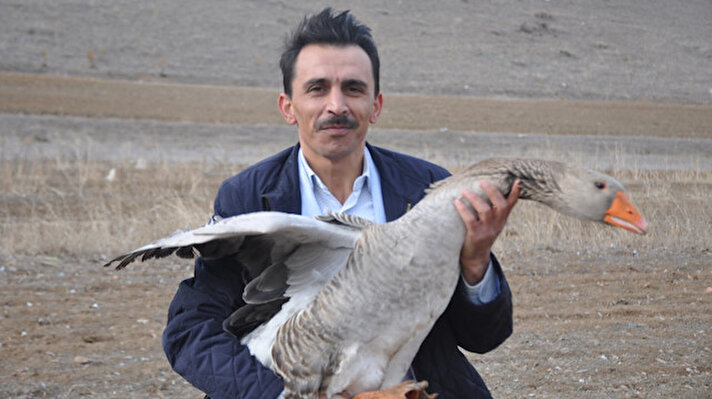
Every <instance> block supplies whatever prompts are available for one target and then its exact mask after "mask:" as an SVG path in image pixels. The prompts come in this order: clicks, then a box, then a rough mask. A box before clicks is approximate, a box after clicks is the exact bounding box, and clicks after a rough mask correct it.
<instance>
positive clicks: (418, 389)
mask: <svg viewBox="0 0 712 399" xmlns="http://www.w3.org/2000/svg"><path fill="white" fill-rule="evenodd" d="M427 387H428V382H427V381H420V382H415V381H405V382H402V383H400V384H398V385H394V386H392V387H390V388H386V389H381V390H379V391H370V392H361V393H360V394H358V395H356V396H354V397H353V399H435V398H436V397H437V396H438V394H429V393H427V392H425V388H427Z"/></svg>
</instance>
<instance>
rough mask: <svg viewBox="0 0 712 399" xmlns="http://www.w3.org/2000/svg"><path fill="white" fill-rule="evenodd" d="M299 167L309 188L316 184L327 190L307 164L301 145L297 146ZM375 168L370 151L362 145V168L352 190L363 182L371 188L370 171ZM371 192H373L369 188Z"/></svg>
mask: <svg viewBox="0 0 712 399" xmlns="http://www.w3.org/2000/svg"><path fill="white" fill-rule="evenodd" d="M298 158H299V167H300V168H302V169H303V170H304V172H305V173H306V175H307V178H308V179H307V183H308V184H309V186H310V187H311V189H312V190H313V189H314V186H318V187H319V188H321V189H322V190H325V191H329V189H328V188H327V187H326V184H324V182H323V181H321V179H320V178H319V176H318V175H317V174H316V172H314V170H313V169H312V168H311V167H310V166H309V162H307V159H306V157H304V152H303V151H302V149H301V147H300V148H299V154H298ZM375 168H376V165H375V164H374V163H373V158H372V157H371V153H370V152H369V151H368V148H367V147H365V146H364V148H363V170H362V171H361V175H360V176H359V177H357V178H356V180H354V186H353V191H360V190H361V189H362V188H363V185H364V184H365V185H366V187H368V189H369V190H371V189H372V187H371V180H372V178H371V171H372V170H374V169H375ZM371 192H373V191H372V190H371Z"/></svg>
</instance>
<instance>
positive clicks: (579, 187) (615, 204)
mask: <svg viewBox="0 0 712 399" xmlns="http://www.w3.org/2000/svg"><path fill="white" fill-rule="evenodd" d="M556 184H557V185H558V189H559V190H556V191H558V193H557V194H558V195H554V198H553V201H552V203H550V204H549V205H550V206H551V207H552V208H554V209H556V210H558V211H560V212H562V213H564V214H567V215H570V216H573V217H576V218H579V219H582V220H591V221H595V222H601V223H606V224H609V225H612V226H615V227H619V228H622V229H625V230H628V231H632V232H633V233H636V234H646V233H647V232H648V222H647V221H646V220H645V218H644V217H643V216H642V215H641V214H640V212H638V210H637V209H636V208H635V206H634V205H633V203H632V201H631V200H630V196H629V195H628V193H627V192H626V190H625V188H624V187H623V185H622V184H621V183H620V182H619V181H618V180H616V179H614V178H613V177H611V176H608V175H604V174H602V173H598V172H594V171H590V170H586V169H579V168H572V167H569V168H566V169H564V171H563V173H562V174H561V175H560V178H559V179H557V180H556Z"/></svg>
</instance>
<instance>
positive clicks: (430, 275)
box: [107, 158, 647, 398]
mask: <svg viewBox="0 0 712 399" xmlns="http://www.w3.org/2000/svg"><path fill="white" fill-rule="evenodd" d="M484 179H486V180H489V181H490V182H491V183H492V184H493V185H494V186H495V187H497V188H498V189H499V190H500V191H501V192H502V193H503V194H505V195H507V194H508V193H509V192H510V190H511V188H512V185H513V184H514V182H515V180H519V181H520V198H524V199H531V200H535V201H539V202H542V203H544V204H546V205H548V206H550V207H551V208H552V209H554V210H556V211H559V212H561V213H564V214H567V215H570V216H573V217H577V218H579V219H582V220H590V221H596V222H602V223H609V224H612V225H614V226H617V227H621V228H624V229H627V230H630V231H633V232H635V233H639V234H644V233H645V232H646V231H647V222H646V221H645V219H643V217H642V216H641V215H640V214H639V213H638V212H637V210H636V209H635V208H634V207H633V205H632V204H631V203H630V200H629V198H628V195H627V194H626V192H625V190H624V188H623V186H622V185H621V184H620V183H619V182H618V181H616V180H615V179H613V178H611V177H610V176H606V175H603V174H600V173H596V172H593V171H588V170H584V169H580V168H577V167H575V166H572V165H568V164H563V163H559V162H553V161H544V160H536V159H510V158H498V159H488V160H485V161H482V162H480V163H478V164H475V165H473V166H472V167H470V168H468V169H466V170H464V171H462V172H461V173H458V174H455V175H453V176H451V177H449V178H447V179H445V180H443V181H441V182H438V183H436V184H434V185H433V187H432V188H431V189H430V192H429V193H428V194H427V195H426V196H425V198H423V200H421V202H419V203H418V204H417V205H416V206H415V207H413V209H412V210H411V211H409V212H407V213H406V214H405V215H403V216H402V217H401V218H399V219H398V220H395V221H393V222H389V223H385V224H373V223H369V222H367V221H364V220H362V219H359V218H356V217H352V216H348V215H341V214H332V215H328V216H327V217H325V218H320V219H319V220H317V219H312V218H307V217H303V216H299V215H291V214H284V213H279V212H258V213H252V214H246V215H240V216H236V217H232V218H228V219H224V220H221V221H219V222H217V223H214V224H210V225H207V226H204V227H202V228H199V229H195V230H191V231H188V232H183V233H179V234H177V235H174V236H171V237H168V238H166V239H163V240H159V241H157V242H155V243H152V244H149V245H147V246H144V247H142V248H139V249H137V250H135V251H133V252H131V253H128V254H126V255H123V256H120V257H118V258H116V259H114V260H112V261H111V262H109V263H108V264H107V265H109V264H111V263H113V262H119V265H118V266H117V268H122V267H125V266H126V265H127V264H128V263H130V262H132V261H133V260H135V259H136V258H137V257H139V256H140V257H142V259H143V260H145V259H148V258H152V257H159V256H166V255H169V254H171V253H173V252H175V251H178V254H179V255H189V254H190V253H192V249H193V248H196V249H198V250H199V251H200V252H201V254H202V255H203V256H204V257H208V258H209V257H222V256H225V255H230V256H234V257H235V259H236V261H238V262H240V263H242V264H243V266H244V267H245V268H246V269H247V271H248V273H247V274H248V279H250V280H251V281H250V283H249V284H248V285H247V287H246V288H245V292H244V293H243V299H244V300H245V302H246V303H247V305H245V306H243V307H242V308H240V309H238V310H237V311H235V313H233V314H232V315H231V316H230V317H229V318H228V319H227V320H226V321H225V324H224V326H225V328H226V330H228V331H230V332H232V333H234V334H235V335H236V336H238V337H240V338H241V342H242V343H243V344H245V345H246V346H247V347H248V348H249V349H250V352H251V353H252V354H253V355H254V356H255V357H256V358H257V359H258V360H259V361H260V362H261V363H263V364H264V365H265V366H267V367H270V368H271V369H272V370H274V371H275V373H277V374H278V375H279V376H280V377H282V380H283V382H284V387H285V390H284V392H283V397H284V398H317V397H318V395H319V394H320V393H325V394H326V395H327V397H331V396H332V395H334V394H336V393H339V392H342V391H346V392H349V393H350V394H352V395H353V394H357V393H360V392H364V391H372V390H376V389H381V388H386V387H390V386H393V385H395V384H397V383H399V382H400V381H401V380H402V379H403V377H404V376H405V375H406V373H407V370H408V368H409V366H410V364H411V362H412V360H413V358H414V357H415V354H416V353H417V351H418V348H419V347H420V344H421V343H422V341H423V340H424V339H425V337H426V336H427V334H428V333H429V331H430V329H431V328H432V326H433V324H434V323H435V321H436V320H437V319H438V317H439V316H440V315H441V314H442V313H443V311H444V310H445V308H446V307H447V305H448V303H449V301H450V298H451V296H452V293H453V291H454V289H455V287H456V284H457V280H458V278H459V274H460V267H459V253H460V249H461V247H462V244H463V240H464V236H465V226H464V224H463V223H462V220H461V219H460V216H459V214H458V212H457V210H456V208H455V207H454V206H453V201H454V200H455V199H456V198H458V197H460V193H461V191H462V190H463V189H465V188H467V189H469V190H472V191H474V192H475V193H477V194H478V195H479V196H480V197H482V198H484V199H486V198H487V196H486V195H485V194H484V192H483V191H482V190H481V189H480V187H479V184H478V182H479V181H480V180H484Z"/></svg>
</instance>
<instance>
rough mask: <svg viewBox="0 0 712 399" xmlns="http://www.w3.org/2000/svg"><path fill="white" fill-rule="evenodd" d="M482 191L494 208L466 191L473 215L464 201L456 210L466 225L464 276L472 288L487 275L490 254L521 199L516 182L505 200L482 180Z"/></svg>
mask: <svg viewBox="0 0 712 399" xmlns="http://www.w3.org/2000/svg"><path fill="white" fill-rule="evenodd" d="M480 187H481V188H482V190H483V191H484V192H485V194H487V196H488V197H489V200H490V202H491V203H492V205H491V206H490V205H489V204H488V203H487V201H485V200H483V199H482V198H480V197H479V196H478V195H477V194H475V193H473V192H472V191H470V190H462V196H463V197H464V198H465V199H467V201H469V202H470V204H472V207H473V208H475V211H476V212H473V211H472V209H470V208H469V207H468V206H467V205H466V204H465V203H464V202H463V201H462V200H461V199H460V198H458V199H456V200H455V207H456V208H457V211H458V212H459V213H460V217H461V218H462V221H463V222H464V223H465V227H466V228H467V233H466V234H465V242H464V244H463V245H462V250H461V251H460V265H461V266H462V275H463V277H464V278H465V281H467V283H468V284H470V285H475V284H477V283H479V282H480V281H481V280H482V278H483V277H484V275H485V272H486V271H487V266H488V265H489V262H490V251H491V249H492V244H494V242H495V240H496V239H497V236H499V233H501V232H502V229H504V225H505V224H506V223H507V218H508V217H509V212H511V211H512V208H514V204H516V203H517V199H519V181H518V180H517V181H515V182H514V185H513V186H512V191H511V192H510V193H509V196H508V197H507V198H505V197H504V196H503V195H502V193H501V192H499V190H498V189H497V188H496V187H495V186H493V185H492V183H490V182H488V181H486V180H482V181H480Z"/></svg>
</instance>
